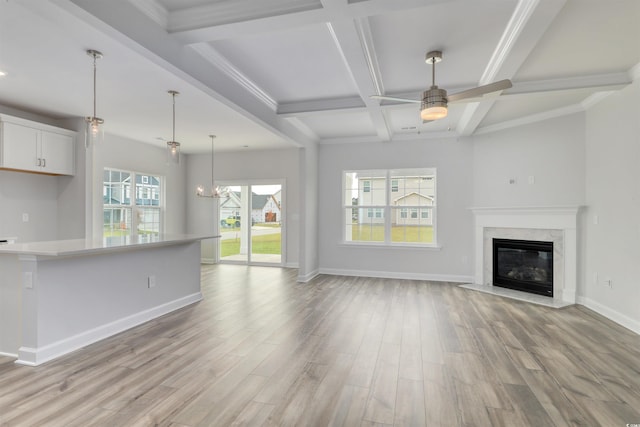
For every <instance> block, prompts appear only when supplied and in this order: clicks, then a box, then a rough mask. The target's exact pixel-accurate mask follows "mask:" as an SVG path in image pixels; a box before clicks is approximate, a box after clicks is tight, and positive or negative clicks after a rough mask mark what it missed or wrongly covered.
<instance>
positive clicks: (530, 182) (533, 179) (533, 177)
mask: <svg viewBox="0 0 640 427" xmlns="http://www.w3.org/2000/svg"><path fill="white" fill-rule="evenodd" d="M535 183H536V177H535V176H533V175H529V184H535Z"/></svg>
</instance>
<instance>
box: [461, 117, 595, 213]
mask: <svg viewBox="0 0 640 427" xmlns="http://www.w3.org/2000/svg"><path fill="white" fill-rule="evenodd" d="M584 120H585V119H584V114H583V113H579V114H574V115H571V116H566V117H560V118H556V119H552V120H546V121H543V122H538V123H533V124H529V125H525V126H520V127H517V128H512V129H507V130H503V131H499V132H494V133H491V134H486V135H477V136H474V137H473V204H474V206H478V207H480V206H482V207H505V206H509V207H513V206H567V205H574V206H575V205H582V204H584V200H585V183H584V170H585V163H584V161H585V160H584V159H585V155H584V140H585V121H584ZM529 177H533V181H534V183H533V184H530V183H529ZM510 179H515V181H516V182H515V184H510V183H509V180H510Z"/></svg>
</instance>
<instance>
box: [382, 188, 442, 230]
mask: <svg viewBox="0 0 640 427" xmlns="http://www.w3.org/2000/svg"><path fill="white" fill-rule="evenodd" d="M393 204H394V205H395V206H399V208H397V209H393V212H392V216H391V222H392V223H393V224H398V225H433V215H432V214H431V208H430V207H429V208H423V207H418V206H433V197H431V196H425V195H422V194H418V193H416V192H411V193H409V194H406V195H404V196H401V197H398V198H397V199H394V200H393ZM408 206H411V207H408Z"/></svg>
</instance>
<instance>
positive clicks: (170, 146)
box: [167, 141, 180, 165]
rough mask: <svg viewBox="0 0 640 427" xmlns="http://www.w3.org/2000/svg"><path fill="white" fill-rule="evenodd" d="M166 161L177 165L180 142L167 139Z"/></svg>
mask: <svg viewBox="0 0 640 427" xmlns="http://www.w3.org/2000/svg"><path fill="white" fill-rule="evenodd" d="M167 162H168V163H169V164H174V165H177V164H179V163H180V143H179V142H175V141H167Z"/></svg>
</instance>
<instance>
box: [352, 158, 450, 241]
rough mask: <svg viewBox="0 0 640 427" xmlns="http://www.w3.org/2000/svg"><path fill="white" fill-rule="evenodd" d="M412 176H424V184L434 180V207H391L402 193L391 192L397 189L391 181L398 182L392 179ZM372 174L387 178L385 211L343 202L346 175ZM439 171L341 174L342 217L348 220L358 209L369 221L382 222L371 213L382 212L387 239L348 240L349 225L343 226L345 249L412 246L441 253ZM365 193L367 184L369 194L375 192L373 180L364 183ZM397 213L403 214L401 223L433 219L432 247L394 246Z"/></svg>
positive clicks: (379, 208) (400, 170)
mask: <svg viewBox="0 0 640 427" xmlns="http://www.w3.org/2000/svg"><path fill="white" fill-rule="evenodd" d="M405 171H406V172H407V173H409V172H411V173H412V174H415V176H422V177H425V178H424V179H425V180H434V179H435V184H434V189H433V198H434V202H433V204H432V205H430V206H422V205H418V206H414V205H407V206H398V205H393V204H392V199H394V198H396V197H397V195H398V192H399V191H392V190H393V188H396V187H395V186H393V184H392V180H393V181H396V178H392V177H393V176H397V175H398V174H399V173H404V172H405ZM362 172H364V173H371V172H378V173H383V174H384V177H385V190H386V191H385V199H386V200H385V205H384V207H380V206H376V205H374V206H367V205H352V204H346V202H345V201H344V194H345V192H346V191H347V188H346V177H347V174H349V173H362ZM436 177H437V170H436V168H432V167H424V168H406V169H402V168H397V169H367V170H345V171H342V188H341V194H342V198H343V201H342V203H343V206H342V214H341V216H342V217H345V218H346V217H347V216H348V215H347V213H350V212H352V210H353V209H354V208H357V209H358V211H359V212H361V213H362V214H363V215H365V214H366V218H369V219H371V218H380V217H378V216H376V214H375V213H374V214H373V216H372V211H373V212H376V211H378V210H379V211H380V212H381V213H382V214H383V218H384V227H385V232H384V235H385V238H384V241H366V240H357V241H354V240H347V236H346V232H347V231H346V230H347V227H346V225H347V224H341V227H342V243H343V244H346V245H365V246H410V247H421V248H436V249H439V245H438V239H437V235H438V233H437V222H436V218H437V203H436V201H437V200H438V199H437V190H438V189H437V178H436ZM362 182H363V184H362V189H363V193H365V192H367V191H365V184H364V183H365V182H369V187H368V188H369V191H368V192H370V191H371V188H372V186H373V185H372V183H371V180H363V181H362ZM394 210H398V211H399V212H400V215H401V218H402V219H409V220H411V219H430V220H431V226H432V227H433V240H432V241H431V242H429V243H422V242H392V241H391V228H392V219H393V218H392V215H393V213H392V212H393V211H394ZM429 211H431V213H429ZM403 212H404V213H406V216H405V217H402V213H403ZM414 212H415V214H416V215H417V216H416V217H413V216H412V214H413V213H414Z"/></svg>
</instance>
